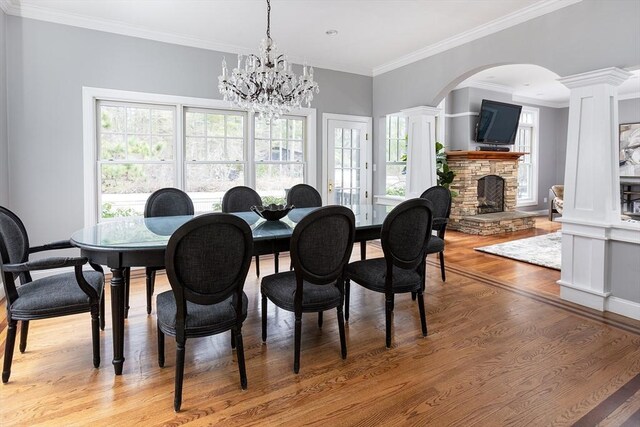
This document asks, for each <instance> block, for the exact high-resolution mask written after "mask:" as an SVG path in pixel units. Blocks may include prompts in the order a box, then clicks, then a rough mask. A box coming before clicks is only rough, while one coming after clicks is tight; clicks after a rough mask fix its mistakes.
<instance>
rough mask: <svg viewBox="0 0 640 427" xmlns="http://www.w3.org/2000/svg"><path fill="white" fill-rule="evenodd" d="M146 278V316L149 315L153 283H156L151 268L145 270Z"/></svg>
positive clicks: (154, 274) (154, 273) (153, 271)
mask: <svg viewBox="0 0 640 427" xmlns="http://www.w3.org/2000/svg"><path fill="white" fill-rule="evenodd" d="M146 276H147V314H151V298H152V297H153V288H154V287H155V283H156V271H155V270H153V269H151V268H147V269H146ZM127 305H128V304H127Z"/></svg>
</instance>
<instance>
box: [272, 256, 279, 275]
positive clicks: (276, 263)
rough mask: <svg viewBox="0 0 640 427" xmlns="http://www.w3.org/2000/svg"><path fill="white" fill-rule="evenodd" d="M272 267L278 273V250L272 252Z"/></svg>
mask: <svg viewBox="0 0 640 427" xmlns="http://www.w3.org/2000/svg"><path fill="white" fill-rule="evenodd" d="M273 268H274V269H275V271H276V273H278V271H279V270H280V254H279V253H278V252H276V253H275V254H273Z"/></svg>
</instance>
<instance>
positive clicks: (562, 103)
mask: <svg viewBox="0 0 640 427" xmlns="http://www.w3.org/2000/svg"><path fill="white" fill-rule="evenodd" d="M511 99H512V100H513V101H514V102H523V103H525V104H533V105H538V106H540V107H549V108H568V107H569V101H568V100H567V101H547V100H544V99H538V98H529V97H528V96H520V95H513V97H512V98H511Z"/></svg>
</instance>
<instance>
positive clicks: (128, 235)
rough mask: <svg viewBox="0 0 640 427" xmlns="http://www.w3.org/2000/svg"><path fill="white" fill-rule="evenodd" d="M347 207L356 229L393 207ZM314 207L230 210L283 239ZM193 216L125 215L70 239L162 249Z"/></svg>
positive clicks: (84, 244) (257, 236)
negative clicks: (273, 212)
mask: <svg viewBox="0 0 640 427" xmlns="http://www.w3.org/2000/svg"><path fill="white" fill-rule="evenodd" d="M349 208H350V209H351V210H352V211H353V212H354V214H355V216H356V230H358V229H367V228H378V227H380V226H381V225H382V222H383V221H384V219H385V218H386V216H387V214H388V213H389V212H390V211H391V209H392V208H393V206H385V205H353V206H349ZM316 209H317V208H295V209H293V210H291V211H290V212H289V213H288V214H287V216H286V217H284V218H282V219H281V220H279V221H266V220H265V219H263V218H261V217H259V216H258V215H256V214H255V213H253V212H238V213H234V214H233V215H236V216H238V217H240V218H242V219H244V220H245V221H246V222H247V224H249V225H250V226H251V230H252V232H253V240H254V241H259V240H271V239H284V238H288V237H290V236H291V233H292V232H293V229H294V228H295V226H296V224H297V223H298V222H299V221H300V220H301V219H302V218H304V217H305V216H306V215H308V214H309V213H310V212H313V211H314V210H316ZM192 218H194V216H192V215H186V216H169V217H155V218H143V217H126V218H118V219H115V220H111V221H106V222H101V223H99V224H96V225H93V226H90V227H86V228H84V229H82V230H78V231H76V232H75V233H73V235H72V236H71V242H72V243H73V244H74V245H76V246H78V247H81V248H95V249H105V250H109V249H111V250H120V251H128V250H141V249H162V248H164V247H165V246H166V245H167V242H168V241H169V237H171V234H173V232H174V231H176V230H177V229H178V228H179V227H180V226H181V225H183V224H184V223H186V222H187V221H189V220H190V219H192Z"/></svg>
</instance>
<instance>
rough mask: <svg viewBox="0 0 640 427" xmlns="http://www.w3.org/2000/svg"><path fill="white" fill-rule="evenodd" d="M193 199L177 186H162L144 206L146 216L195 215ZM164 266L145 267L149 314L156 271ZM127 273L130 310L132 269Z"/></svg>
mask: <svg viewBox="0 0 640 427" xmlns="http://www.w3.org/2000/svg"><path fill="white" fill-rule="evenodd" d="M193 212H194V208H193V201H191V198H190V197H189V195H188V194H187V193H185V192H184V191H182V190H179V189H177V188H171V187H168V188H161V189H159V190H156V191H154V192H153V193H152V194H151V195H150V196H149V198H148V199H147V203H146V204H145V206H144V217H145V218H152V217H158V216H180V215H193ZM163 269H164V267H160V266H158V267H147V268H145V276H146V279H147V280H146V285H147V314H151V298H152V297H153V290H154V287H155V281H156V271H159V270H163ZM124 274H125V284H126V285H125V299H126V303H125V310H126V311H127V312H128V311H129V294H130V276H131V269H129V268H127V269H126V270H125V272H124Z"/></svg>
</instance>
